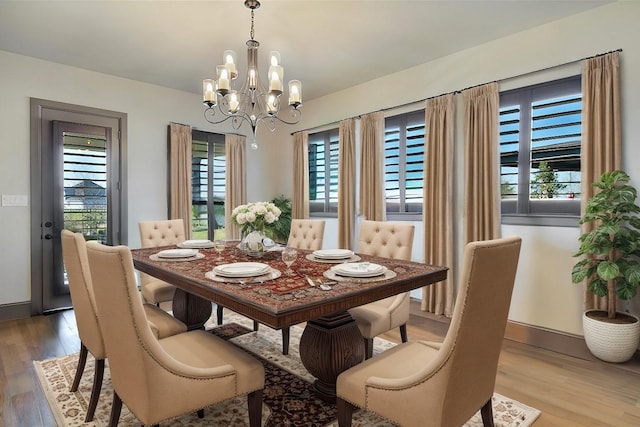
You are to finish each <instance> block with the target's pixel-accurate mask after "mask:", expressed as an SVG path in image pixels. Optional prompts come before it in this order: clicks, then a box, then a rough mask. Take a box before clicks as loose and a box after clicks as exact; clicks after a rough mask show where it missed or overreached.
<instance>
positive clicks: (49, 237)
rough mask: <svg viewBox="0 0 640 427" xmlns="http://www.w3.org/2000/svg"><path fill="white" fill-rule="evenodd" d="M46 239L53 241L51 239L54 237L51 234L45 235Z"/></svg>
mask: <svg viewBox="0 0 640 427" xmlns="http://www.w3.org/2000/svg"><path fill="white" fill-rule="evenodd" d="M44 238H45V239H46V240H51V239H53V236H52V235H51V234H45V235H44Z"/></svg>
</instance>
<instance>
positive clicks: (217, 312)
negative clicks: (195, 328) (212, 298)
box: [216, 304, 224, 325]
mask: <svg viewBox="0 0 640 427" xmlns="http://www.w3.org/2000/svg"><path fill="white" fill-rule="evenodd" d="M217 307H218V309H217V310H216V315H217V316H216V319H217V320H218V325H222V314H223V313H222V310H224V307H223V306H221V305H219V304H218V305H217Z"/></svg>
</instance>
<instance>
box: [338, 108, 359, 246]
mask: <svg viewBox="0 0 640 427" xmlns="http://www.w3.org/2000/svg"><path fill="white" fill-rule="evenodd" d="M338 132H339V141H340V142H339V149H338V153H339V155H338V247H339V248H343V249H353V236H354V218H355V212H356V207H355V199H356V198H355V193H356V135H355V133H356V121H355V119H346V120H342V121H341V122H340V126H339V129H338Z"/></svg>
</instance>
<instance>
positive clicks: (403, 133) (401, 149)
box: [384, 108, 427, 221]
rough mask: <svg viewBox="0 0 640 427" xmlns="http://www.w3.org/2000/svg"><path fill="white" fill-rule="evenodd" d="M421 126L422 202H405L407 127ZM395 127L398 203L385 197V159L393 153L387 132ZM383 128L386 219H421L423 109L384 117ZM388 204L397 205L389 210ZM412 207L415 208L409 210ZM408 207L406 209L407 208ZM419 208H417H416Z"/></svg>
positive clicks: (423, 182) (423, 144) (423, 137)
mask: <svg viewBox="0 0 640 427" xmlns="http://www.w3.org/2000/svg"><path fill="white" fill-rule="evenodd" d="M419 125H422V127H423V130H424V132H423V134H422V147H423V150H422V158H423V159H422V168H421V171H422V194H423V196H422V198H421V200H422V202H421V203H411V202H407V200H406V194H407V165H408V161H407V148H408V147H407V129H408V128H409V127H411V126H419ZM392 126H393V127H397V128H398V129H399V135H398V141H399V144H398V192H399V196H398V197H399V198H398V203H397V204H396V203H393V204H392V203H389V202H388V197H387V182H388V179H387V178H388V173H387V160H388V159H389V158H390V157H392V156H393V155H392V154H391V153H390V150H388V149H387V133H388V132H389V131H390V128H391V127H392ZM384 128H385V138H384V144H385V147H384V156H385V165H384V167H385V171H384V182H385V189H384V191H385V194H384V199H385V211H386V215H387V219H389V220H395V221H422V213H423V210H424V185H425V181H424V158H425V156H426V150H425V148H424V147H425V140H426V137H427V135H426V133H427V132H426V119H425V109H424V108H423V109H420V110H414V111H410V112H407V113H402V114H397V115H394V116H390V117H385V122H384ZM390 206H394V207H396V206H397V207H398V209H396V210H390V209H389V208H390ZM411 207H413V208H414V209H415V210H411ZM407 208H408V209H407ZM418 209H419V210H418Z"/></svg>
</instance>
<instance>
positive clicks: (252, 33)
mask: <svg viewBox="0 0 640 427" xmlns="http://www.w3.org/2000/svg"><path fill="white" fill-rule="evenodd" d="M253 11H254V9H251V40H255V35H254V31H253Z"/></svg>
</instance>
